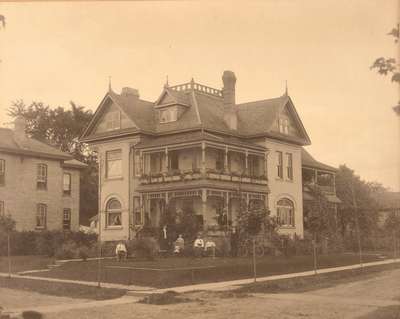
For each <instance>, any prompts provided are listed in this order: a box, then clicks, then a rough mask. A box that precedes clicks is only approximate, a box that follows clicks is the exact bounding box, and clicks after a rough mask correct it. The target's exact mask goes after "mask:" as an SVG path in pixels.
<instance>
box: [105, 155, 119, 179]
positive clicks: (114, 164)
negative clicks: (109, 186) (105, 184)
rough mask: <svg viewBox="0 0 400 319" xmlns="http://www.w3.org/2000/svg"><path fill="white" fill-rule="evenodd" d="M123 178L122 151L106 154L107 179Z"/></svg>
mask: <svg viewBox="0 0 400 319" xmlns="http://www.w3.org/2000/svg"><path fill="white" fill-rule="evenodd" d="M121 176H122V152H121V150H115V151H109V152H106V177H108V178H113V177H121Z"/></svg>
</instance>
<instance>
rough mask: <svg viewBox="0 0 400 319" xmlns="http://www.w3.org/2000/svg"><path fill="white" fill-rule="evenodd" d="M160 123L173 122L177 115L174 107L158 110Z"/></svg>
mask: <svg viewBox="0 0 400 319" xmlns="http://www.w3.org/2000/svg"><path fill="white" fill-rule="evenodd" d="M159 114H160V123H168V122H175V121H176V120H177V117H178V113H177V110H176V108H166V109H162V110H160V113H159Z"/></svg>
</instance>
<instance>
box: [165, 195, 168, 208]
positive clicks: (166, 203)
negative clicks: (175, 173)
mask: <svg viewBox="0 0 400 319" xmlns="http://www.w3.org/2000/svg"><path fill="white" fill-rule="evenodd" d="M168 203H169V198H168V192H165V206H168Z"/></svg>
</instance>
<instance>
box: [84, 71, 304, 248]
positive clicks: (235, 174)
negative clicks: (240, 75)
mask: <svg viewBox="0 0 400 319" xmlns="http://www.w3.org/2000/svg"><path fill="white" fill-rule="evenodd" d="M222 81H223V88H222V90H219V89H215V88H211V87H208V86H205V85H202V84H198V83H196V82H194V81H193V80H192V81H191V82H189V83H185V84H180V85H175V86H169V85H165V86H164V88H163V89H162V91H161V94H160V96H159V98H158V99H157V100H156V101H155V102H150V101H145V100H142V99H140V97H139V93H138V91H137V90H135V89H132V88H124V89H122V92H121V94H117V93H115V92H113V91H112V90H111V89H110V90H109V91H108V92H107V93H106V95H105V97H104V98H103V100H102V101H101V103H100V105H99V107H98V109H97V111H96V112H95V114H94V116H93V119H92V121H91V122H90V124H89V125H88V127H87V128H86V130H85V132H84V133H83V135H82V141H84V142H86V143H88V144H90V146H91V147H92V148H93V149H94V150H96V151H97V153H98V156H99V168H100V174H99V185H100V187H99V193H100V194H99V195H100V198H99V204H100V212H101V214H100V216H101V218H100V227H101V239H102V240H119V239H128V238H131V237H132V236H133V235H134V232H135V230H136V229H139V228H140V227H141V226H142V225H144V224H147V225H151V226H153V227H162V226H163V224H164V223H165V220H166V218H168V217H166V215H167V214H175V215H176V216H175V217H176V218H179V214H182V213H185V212H187V211H189V210H190V211H192V212H194V213H195V214H196V217H197V221H198V223H200V224H201V225H202V228H203V230H204V231H207V230H213V229H216V228H218V227H219V226H221V225H220V224H221V220H222V221H223V223H226V225H227V226H230V225H235V224H236V222H237V221H236V217H237V214H238V211H239V210H240V209H243V207H244V205H246V206H248V205H249V206H251V205H259V206H260V205H261V206H264V207H267V208H268V209H269V210H270V211H271V215H272V216H277V218H278V221H279V224H280V229H279V231H280V232H281V233H283V234H288V235H294V234H297V235H299V236H302V235H303V189H302V146H304V145H308V144H310V139H309V137H308V135H307V132H306V130H305V129H304V126H303V124H302V122H301V120H300V117H299V115H298V113H297V111H296V109H295V106H294V104H293V101H292V100H291V98H290V97H289V96H288V94H287V93H285V94H283V95H282V96H279V97H276V98H272V99H265V100H260V101H254V102H249V103H240V104H238V103H236V99H235V85H236V77H235V74H234V73H233V72H231V71H225V72H224V73H223V76H222ZM221 216H223V217H224V218H221ZM175 217H174V218H175Z"/></svg>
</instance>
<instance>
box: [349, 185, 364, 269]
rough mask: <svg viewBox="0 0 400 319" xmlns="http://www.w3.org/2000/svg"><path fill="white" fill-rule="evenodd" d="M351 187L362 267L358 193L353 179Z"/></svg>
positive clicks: (361, 265) (361, 264)
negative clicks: (355, 190) (356, 193)
mask: <svg viewBox="0 0 400 319" xmlns="http://www.w3.org/2000/svg"><path fill="white" fill-rule="evenodd" d="M350 188H351V194H352V197H353V207H354V211H355V222H356V230H357V241H358V254H359V258H360V267H361V268H362V267H363V258H362V248H361V235H360V225H359V220H358V205H357V200H356V195H355V192H354V184H353V181H351V184H350Z"/></svg>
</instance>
